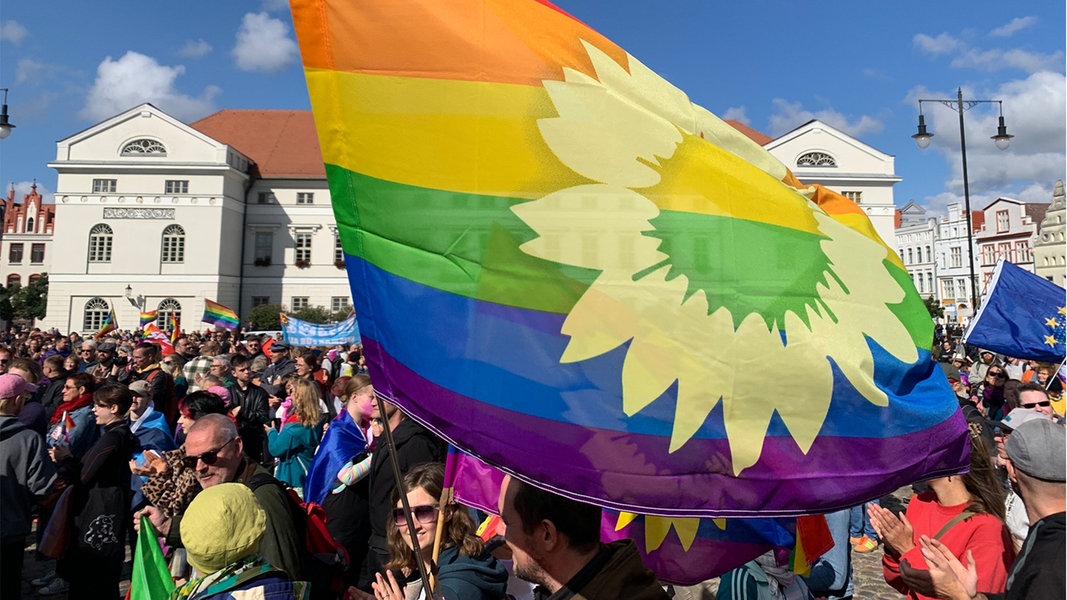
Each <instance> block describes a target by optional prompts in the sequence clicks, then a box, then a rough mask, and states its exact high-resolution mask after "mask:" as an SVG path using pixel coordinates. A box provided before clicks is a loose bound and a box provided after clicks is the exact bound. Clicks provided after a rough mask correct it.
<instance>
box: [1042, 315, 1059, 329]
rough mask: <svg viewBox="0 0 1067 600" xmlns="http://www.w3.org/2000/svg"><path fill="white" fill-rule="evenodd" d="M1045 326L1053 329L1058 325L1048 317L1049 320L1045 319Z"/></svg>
mask: <svg viewBox="0 0 1067 600" xmlns="http://www.w3.org/2000/svg"><path fill="white" fill-rule="evenodd" d="M1045 325H1048V326H1049V327H1055V326H1057V325H1059V323H1057V322H1056V319H1053V318H1052V317H1049V318H1047V319H1045Z"/></svg>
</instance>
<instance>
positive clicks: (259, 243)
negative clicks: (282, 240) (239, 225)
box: [253, 231, 274, 265]
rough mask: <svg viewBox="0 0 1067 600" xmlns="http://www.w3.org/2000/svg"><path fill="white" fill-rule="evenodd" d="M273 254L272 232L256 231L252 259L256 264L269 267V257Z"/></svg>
mask: <svg viewBox="0 0 1067 600" xmlns="http://www.w3.org/2000/svg"><path fill="white" fill-rule="evenodd" d="M273 254H274V232H273V231H257V232H256V240H255V251H254V255H253V256H254V258H255V261H256V264H257V265H259V264H264V265H269V264H270V261H271V256H272V255H273Z"/></svg>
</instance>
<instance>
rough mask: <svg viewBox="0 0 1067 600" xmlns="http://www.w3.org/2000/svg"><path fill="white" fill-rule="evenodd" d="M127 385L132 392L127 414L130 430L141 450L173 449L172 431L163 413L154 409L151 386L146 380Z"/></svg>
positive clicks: (158, 450)
mask: <svg viewBox="0 0 1067 600" xmlns="http://www.w3.org/2000/svg"><path fill="white" fill-rule="evenodd" d="M129 387H130V393H131V394H133V403H132V404H131V405H130V414H129V419H130V431H132V432H133V434H134V435H136V436H137V441H138V442H139V443H140V445H141V450H154V451H156V454H160V453H162V452H166V451H169V450H174V449H175V448H176V447H177V446H176V445H175V443H174V432H173V431H172V430H171V428H170V426H169V425H167V420H166V418H165V417H164V416H163V413H161V412H159V411H158V410H156V406H155V402H153V399H152V386H151V385H149V384H148V382H147V381H135V382H133V383H131V384H130V386H129ZM138 462H140V461H138Z"/></svg>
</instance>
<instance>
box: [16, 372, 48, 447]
mask: <svg viewBox="0 0 1067 600" xmlns="http://www.w3.org/2000/svg"><path fill="white" fill-rule="evenodd" d="M7 372H8V373H14V374H15V375H18V376H19V377H21V378H23V379H24V380H26V381H27V382H29V383H30V384H32V385H33V386H34V389H36V390H37V391H36V392H35V393H33V394H31V395H30V396H28V397H27V398H26V399H25V401H24V402H23V404H22V410H20V411H19V414H18V419H19V421H20V422H22V424H23V425H25V426H26V427H29V428H30V429H32V430H33V431H36V432H37V433H40V434H41V435H42V436H43V435H45V434H46V433H48V419H49V417H50V415H49V414H48V411H47V410H46V409H45V407H44V406H43V405H42V404H41V397H42V396H43V394H44V388H42V387H41V386H40V381H41V376H42V375H43V373H42V372H41V367H40V366H38V365H37V363H35V362H33V361H32V360H30V359H28V358H16V359H14V360H12V361H11V366H10V367H9V368H8V370H7Z"/></svg>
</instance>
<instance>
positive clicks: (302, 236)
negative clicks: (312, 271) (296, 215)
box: [294, 232, 311, 263]
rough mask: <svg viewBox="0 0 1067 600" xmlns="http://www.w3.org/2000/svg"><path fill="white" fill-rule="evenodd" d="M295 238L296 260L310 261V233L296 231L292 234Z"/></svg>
mask: <svg viewBox="0 0 1067 600" xmlns="http://www.w3.org/2000/svg"><path fill="white" fill-rule="evenodd" d="M294 238H295V240H296V261H297V262H301V261H305V262H309V263H310V262H311V234H310V233H306V232H305V233H297V234H296V235H295V236H294Z"/></svg>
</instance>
